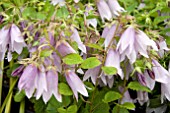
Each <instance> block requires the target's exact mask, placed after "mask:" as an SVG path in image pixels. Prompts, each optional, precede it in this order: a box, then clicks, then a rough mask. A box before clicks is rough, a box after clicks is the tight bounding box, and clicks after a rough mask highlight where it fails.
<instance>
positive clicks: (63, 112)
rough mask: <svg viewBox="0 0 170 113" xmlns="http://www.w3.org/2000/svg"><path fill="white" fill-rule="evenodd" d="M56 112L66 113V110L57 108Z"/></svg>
mask: <svg viewBox="0 0 170 113" xmlns="http://www.w3.org/2000/svg"><path fill="white" fill-rule="evenodd" d="M57 111H58V112H59V113H67V111H66V109H64V108H58V109H57Z"/></svg>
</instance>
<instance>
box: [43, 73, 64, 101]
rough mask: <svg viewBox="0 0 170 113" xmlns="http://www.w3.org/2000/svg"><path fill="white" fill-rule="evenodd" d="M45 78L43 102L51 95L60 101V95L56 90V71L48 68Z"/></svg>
mask: <svg viewBox="0 0 170 113" xmlns="http://www.w3.org/2000/svg"><path fill="white" fill-rule="evenodd" d="M46 79H47V91H44V92H43V100H44V102H45V103H47V102H48V101H49V99H50V98H51V96H52V95H54V97H55V98H56V99H57V100H58V101H59V102H61V101H62V97H61V94H60V93H59V91H58V73H57V72H55V71H54V70H49V71H48V72H47V74H46Z"/></svg>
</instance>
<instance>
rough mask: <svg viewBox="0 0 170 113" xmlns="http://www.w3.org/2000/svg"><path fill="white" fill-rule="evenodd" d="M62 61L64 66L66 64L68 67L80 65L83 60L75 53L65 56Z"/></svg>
mask: <svg viewBox="0 0 170 113" xmlns="http://www.w3.org/2000/svg"><path fill="white" fill-rule="evenodd" d="M62 60H63V62H64V63H65V64H68V65H73V64H80V63H82V62H83V59H82V58H81V56H80V55H79V54H75V53H72V54H69V55H66V56H65V57H64V58H63V59H62Z"/></svg>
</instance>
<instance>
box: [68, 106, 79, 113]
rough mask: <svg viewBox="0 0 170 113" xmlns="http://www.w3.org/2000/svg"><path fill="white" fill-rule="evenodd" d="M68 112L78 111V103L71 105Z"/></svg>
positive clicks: (74, 112)
mask: <svg viewBox="0 0 170 113" xmlns="http://www.w3.org/2000/svg"><path fill="white" fill-rule="evenodd" d="M67 113H77V105H71V106H69V107H68V108H67Z"/></svg>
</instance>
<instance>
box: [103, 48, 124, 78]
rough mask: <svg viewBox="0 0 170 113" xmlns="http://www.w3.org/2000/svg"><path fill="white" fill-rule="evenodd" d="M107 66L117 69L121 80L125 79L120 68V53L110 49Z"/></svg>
mask: <svg viewBox="0 0 170 113" xmlns="http://www.w3.org/2000/svg"><path fill="white" fill-rule="evenodd" d="M105 66H108V67H115V68H116V69H117V74H118V75H119V76H120V77H121V79H123V77H124V74H123V72H122V69H121V68H120V55H119V52H118V51H116V50H113V49H109V51H108V53H107V57H106V61H105ZM109 76H110V75H109Z"/></svg>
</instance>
